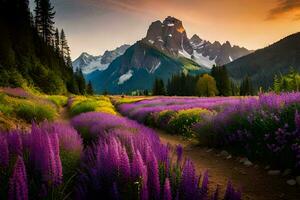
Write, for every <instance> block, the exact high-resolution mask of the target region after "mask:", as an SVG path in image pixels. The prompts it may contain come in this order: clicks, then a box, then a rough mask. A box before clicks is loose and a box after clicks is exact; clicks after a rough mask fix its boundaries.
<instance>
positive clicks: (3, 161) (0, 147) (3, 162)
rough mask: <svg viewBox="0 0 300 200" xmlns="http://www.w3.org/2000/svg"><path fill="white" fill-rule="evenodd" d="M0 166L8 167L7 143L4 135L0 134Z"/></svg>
mask: <svg viewBox="0 0 300 200" xmlns="http://www.w3.org/2000/svg"><path fill="white" fill-rule="evenodd" d="M0 152H1V153H0V167H4V168H6V167H8V162H9V151H8V144H7V141H6V138H5V137H4V136H0Z"/></svg>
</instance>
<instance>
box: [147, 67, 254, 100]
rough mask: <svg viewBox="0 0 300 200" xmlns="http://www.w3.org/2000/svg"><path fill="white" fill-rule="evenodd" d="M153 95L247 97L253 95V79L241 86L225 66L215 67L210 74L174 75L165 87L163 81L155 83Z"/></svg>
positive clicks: (248, 79) (247, 79) (246, 80)
mask: <svg viewBox="0 0 300 200" xmlns="http://www.w3.org/2000/svg"><path fill="white" fill-rule="evenodd" d="M152 94H153V95H170V96H238V95H241V96H246V95H253V94H254V90H253V87H252V83H251V79H250V78H249V77H248V76H246V77H245V78H244V79H243V81H242V82H241V84H236V83H234V82H233V81H232V80H231V79H230V78H229V75H228V72H227V69H226V67H225V66H214V67H213V68H212V70H211V72H210V74H201V75H197V76H192V75H189V74H185V73H180V74H176V75H173V76H172V77H171V79H168V81H167V84H166V86H165V84H164V82H163V80H162V79H159V78H157V79H156V80H155V82H154V85H153V89H152Z"/></svg>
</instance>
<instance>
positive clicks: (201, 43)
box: [190, 35, 251, 66]
mask: <svg viewBox="0 0 300 200" xmlns="http://www.w3.org/2000/svg"><path fill="white" fill-rule="evenodd" d="M190 42H191V45H192V47H193V49H194V50H195V52H196V53H197V54H199V55H202V56H203V57H206V58H208V59H209V60H210V61H214V63H215V65H219V66H220V65H225V64H227V63H230V62H232V61H233V60H236V59H238V58H240V57H242V56H245V55H247V54H249V53H251V51H249V50H247V49H246V48H243V47H239V46H231V44H230V42H228V41H227V42H225V43H224V44H221V43H220V42H218V41H216V42H214V43H210V42H209V41H206V40H202V39H201V38H200V37H199V36H197V35H194V36H193V37H192V38H191V39H190Z"/></svg>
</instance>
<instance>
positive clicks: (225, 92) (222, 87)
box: [211, 66, 232, 96]
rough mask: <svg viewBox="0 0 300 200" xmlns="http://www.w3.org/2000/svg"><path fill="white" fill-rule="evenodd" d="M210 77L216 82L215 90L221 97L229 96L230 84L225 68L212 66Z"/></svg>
mask: <svg viewBox="0 0 300 200" xmlns="http://www.w3.org/2000/svg"><path fill="white" fill-rule="evenodd" d="M211 75H212V77H214V79H215V80H216V84H217V88H218V90H219V92H220V95H221V96H230V95H232V94H231V88H230V87H231V84H230V79H229V76H228V72H227V69H226V67H225V66H220V67H216V66H214V67H213V68H212V70H211Z"/></svg>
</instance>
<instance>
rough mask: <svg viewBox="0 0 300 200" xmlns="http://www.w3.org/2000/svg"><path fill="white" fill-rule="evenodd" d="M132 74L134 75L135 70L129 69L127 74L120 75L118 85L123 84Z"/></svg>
mask: <svg viewBox="0 0 300 200" xmlns="http://www.w3.org/2000/svg"><path fill="white" fill-rule="evenodd" d="M132 75H133V71H132V70H129V71H128V72H127V73H126V74H123V75H122V76H120V78H119V81H118V85H122V84H123V83H125V82H126V81H128V80H129V79H130V78H131V77H132Z"/></svg>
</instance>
